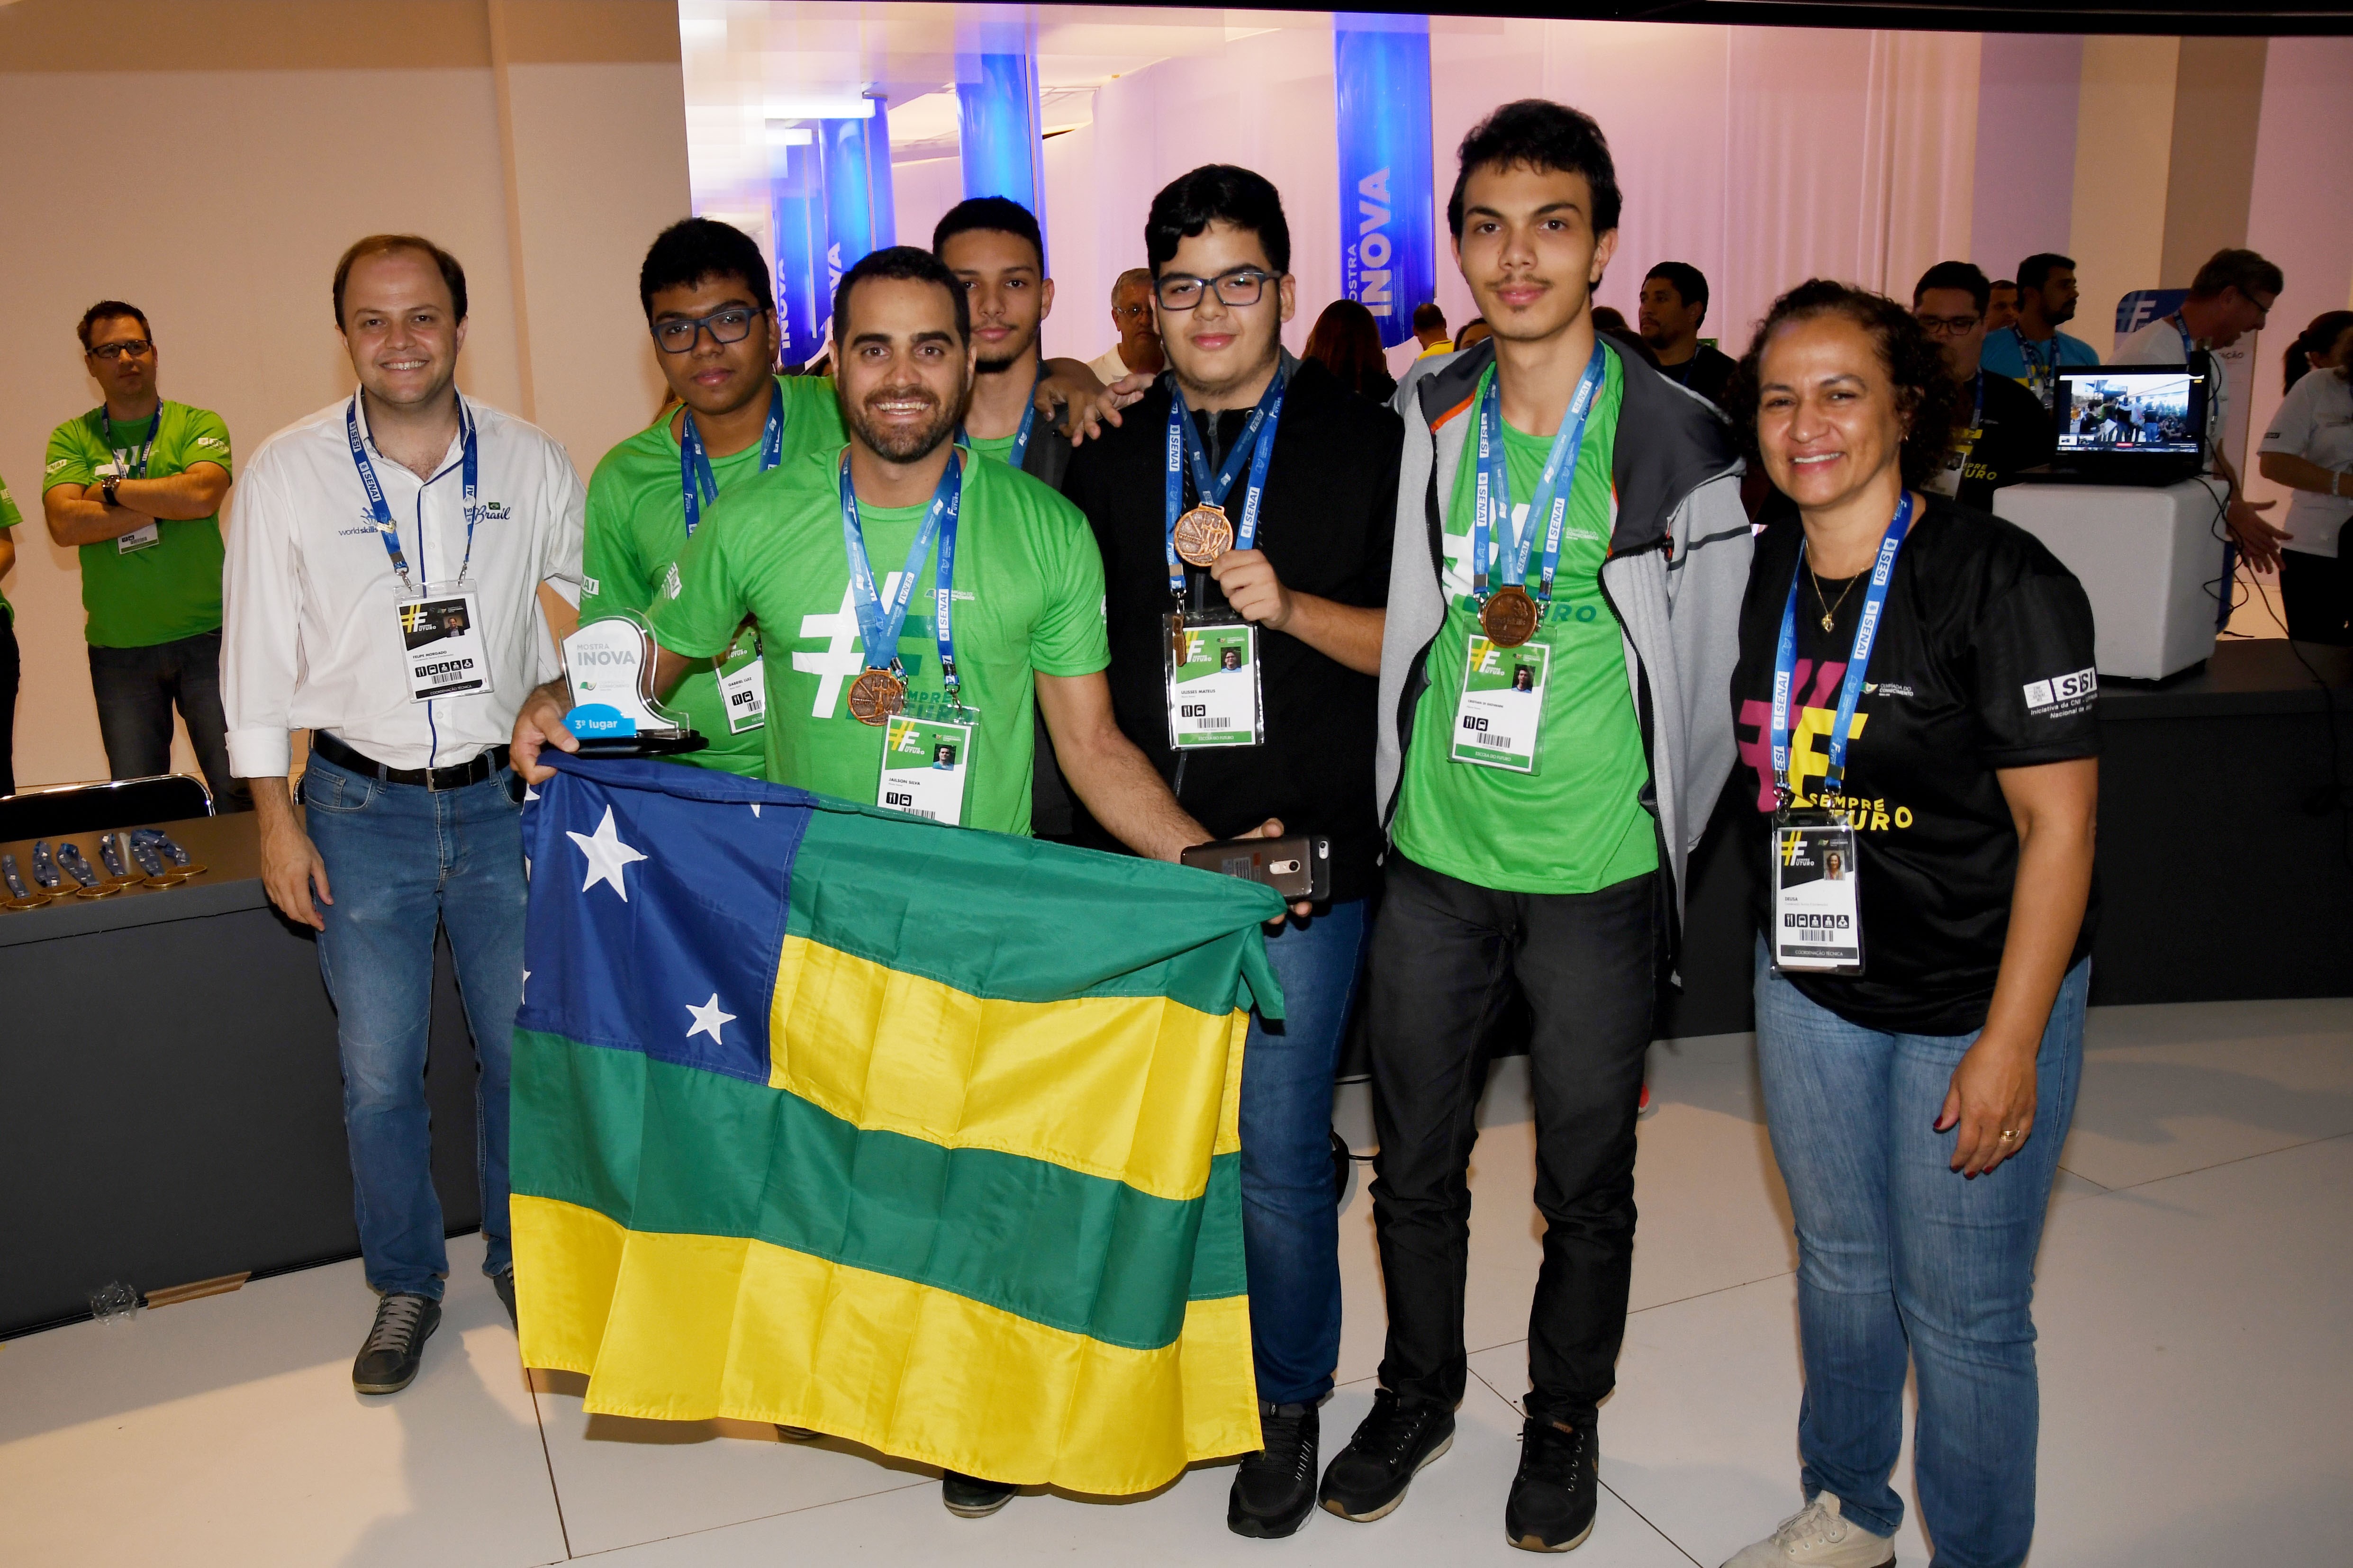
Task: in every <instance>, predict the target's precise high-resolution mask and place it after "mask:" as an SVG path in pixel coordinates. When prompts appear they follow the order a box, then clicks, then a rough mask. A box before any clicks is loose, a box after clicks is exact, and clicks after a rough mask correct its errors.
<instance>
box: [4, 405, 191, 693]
mask: <svg viewBox="0 0 2353 1568" xmlns="http://www.w3.org/2000/svg"><path fill="white" fill-rule="evenodd" d="M146 434H147V427H146V425H145V424H144V422H142V423H139V424H133V425H110V424H109V423H108V421H107V418H106V410H105V409H104V408H103V407H100V408H93V409H91V410H90V412H89V413H88V414H85V415H82V416H80V417H79V418H76V419H69V420H67V421H66V422H65V423H64V424H62V425H60V426H58V427H57V429H56V430H54V431H52V432H51V433H50V435H49V456H48V467H47V468H46V469H45V470H43V472H42V475H41V489H42V491H43V492H44V493H47V491H49V490H51V489H55V488H56V487H58V485H91V484H96V483H97V482H98V480H99V478H100V469H101V468H106V467H107V466H108V465H110V464H112V463H114V462H116V461H117V457H116V454H117V451H118V449H119V450H120V451H121V454H122V458H124V459H125V462H124V467H123V468H122V472H123V473H124V475H125V476H126V477H129V476H130V475H131V474H132V471H133V470H135V469H136V468H137V467H138V461H139V447H140V444H141V442H142V440H143V439H144V438H145V437H146ZM110 437H111V439H110ZM195 463H217V464H219V465H220V466H221V467H222V468H225V469H226V468H228V467H229V452H228V426H226V425H224V424H222V423H221V417H220V416H219V415H217V414H215V413H213V412H212V411H211V410H210V409H206V408H191V407H189V406H188V405H186V404H185V403H172V402H168V401H167V402H165V403H164V405H163V420H162V423H161V425H160V426H159V427H158V429H157V430H156V433H155V445H154V447H153V450H152V451H150V452H149V453H148V454H147V478H149V479H170V478H171V477H172V476H173V475H174V474H181V473H185V472H186V471H187V470H188V468H189V467H190V465H192V464H195ZM157 531H158V538H157V540H156V542H154V543H153V544H150V545H147V546H145V547H143V548H141V549H135V550H132V551H129V552H125V551H124V550H123V549H122V548H121V542H120V541H117V540H112V539H101V540H100V541H99V542H97V543H96V544H85V545H83V546H82V547H81V605H82V608H83V609H84V610H86V611H88V612H89V615H90V619H89V623H88V625H87V626H85V628H84V630H83V634H82V635H83V636H84V637H86V638H87V639H88V640H89V642H90V645H91V646H92V647H153V646H155V645H156V644H157V643H167V642H176V641H178V640H179V639H180V638H182V637H195V636H196V635H198V634H199V633H202V632H213V631H218V630H219V629H220V624H221V554H222V552H221V532H220V517H219V514H217V513H216V514H214V515H213V516H211V517H195V518H186V519H179V518H169V519H164V520H163V521H160V522H158V524H157Z"/></svg>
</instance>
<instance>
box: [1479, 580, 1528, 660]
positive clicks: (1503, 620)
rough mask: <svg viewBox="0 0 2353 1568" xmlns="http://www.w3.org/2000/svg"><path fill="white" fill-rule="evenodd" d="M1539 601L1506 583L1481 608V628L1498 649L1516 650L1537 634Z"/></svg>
mask: <svg viewBox="0 0 2353 1568" xmlns="http://www.w3.org/2000/svg"><path fill="white" fill-rule="evenodd" d="M1540 618H1541V616H1539V614H1538V612H1537V610H1536V602H1535V600H1534V599H1531V598H1529V597H1528V591H1527V590H1526V589H1525V588H1523V587H1521V586H1520V585H1519V584H1516V583H1506V584H1504V586H1502V587H1500V588H1498V589H1496V590H1495V591H1494V592H1493V594H1490V595H1487V602H1486V603H1485V604H1483V605H1480V606H1479V629H1480V630H1482V631H1483V632H1485V633H1486V634H1487V640H1488V641H1489V642H1491V643H1493V644H1494V645H1495V646H1496V647H1519V646H1520V645H1521V644H1522V643H1524V642H1525V641H1527V640H1528V639H1529V638H1530V637H1534V636H1535V635H1536V623H1537V621H1538V620H1539V619H1540Z"/></svg>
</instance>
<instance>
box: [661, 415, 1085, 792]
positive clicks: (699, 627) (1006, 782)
mask: <svg viewBox="0 0 2353 1568" xmlns="http://www.w3.org/2000/svg"><path fill="white" fill-rule="evenodd" d="M840 465H841V449H840V448H839V447H837V448H835V449H834V450H832V451H829V452H822V453H812V454H809V455H807V456H804V457H801V458H796V459H794V460H793V461H791V462H788V463H786V464H785V465H784V466H783V467H782V468H776V469H774V470H772V471H770V472H768V473H765V474H760V475H756V476H754V477H753V478H751V479H745V480H744V481H743V482H742V483H740V484H738V485H736V486H734V487H733V489H729V490H728V492H727V493H726V495H725V496H723V497H722V498H721V500H720V502H719V504H718V505H717V506H716V507H714V508H712V510H711V511H710V512H709V513H708V514H706V516H705V519H704V521H703V524H702V527H701V528H699V529H697V530H696V531H695V534H694V539H693V542H691V543H690V544H688V546H687V547H686V549H685V550H684V551H683V552H681V554H680V556H679V558H678V567H677V570H678V575H677V577H676V579H675V582H676V586H675V588H673V589H671V590H670V597H667V598H665V599H663V600H662V601H660V602H659V603H657V604H656V605H655V606H654V611H653V626H654V634H655V636H656V637H658V638H659V640H660V642H661V645H662V646H663V647H667V648H670V650H672V651H673V652H676V653H681V654H684V655H686V656H687V657H689V658H708V657H709V656H711V655H712V654H714V653H717V652H718V651H720V649H722V648H723V647H726V646H727V642H728V639H729V638H731V637H733V635H734V632H735V627H736V626H737V625H738V624H739V623H740V622H741V621H742V620H743V618H744V616H745V615H746V614H747V613H748V614H749V615H750V616H752V618H753V620H754V622H755V623H756V624H757V625H758V626H760V628H761V630H762V634H763V637H764V638H765V642H766V645H767V650H768V651H767V660H766V665H765V673H766V677H767V690H768V722H767V728H766V729H765V731H762V732H763V734H764V735H765V738H766V742H767V776H768V777H769V778H770V779H773V780H775V781H776V783H778V784H794V785H797V786H798V787H800V788H802V789H807V790H814V791H816V792H818V793H819V794H822V795H839V796H840V797H842V798H843V799H846V800H855V801H860V802H863V803H867V804H872V803H873V802H874V801H875V798H876V792H877V789H878V787H879V786H880V784H881V773H882V731H881V729H879V728H877V727H875V726H873V725H870V724H863V723H860V721H858V719H857V718H856V717H855V716H853V715H852V714H851V713H850V711H849V701H848V698H849V686H850V682H852V681H853V680H855V679H857V678H858V675H859V672H860V670H862V669H864V668H866V664H867V659H866V654H865V643H864V641H863V639H861V638H860V636H859V631H858V613H857V610H856V607H855V606H854V605H852V603H851V601H850V595H849V558H848V556H847V555H846V554H845V553H844V547H843V542H842V537H841V492H840V488H839V472H840ZM927 505H928V503H926V506H927ZM925 510H926V507H925V506H911V507H892V508H876V507H869V506H863V505H861V506H860V508H859V509H858V511H859V524H860V528H861V529H863V530H864V531H865V535H866V551H867V556H868V559H869V560H870V561H871V562H872V563H873V566H874V576H875V586H876V588H877V590H878V591H879V592H880V593H881V595H883V597H884V599H885V600H886V601H887V600H888V598H889V596H890V594H891V580H892V578H894V577H896V576H897V575H898V574H899V570H900V568H901V567H902V566H903V565H905V564H906V560H907V547H908V546H909V545H910V544H912V543H913V542H914V538H915V531H916V529H917V527H918V526H919V525H920V523H921V521H922V520H923V513H924V511H925ZM937 553H938V552H937V550H936V547H935V548H934V550H933V551H932V552H928V553H927V554H926V555H925V556H924V559H923V565H922V566H921V567H920V568H919V569H918V574H917V576H916V579H915V591H914V593H913V595H912V597H911V598H910V600H909V602H908V605H907V619H906V622H905V624H904V625H903V626H902V627H901V628H900V632H899V647H898V655H899V661H900V665H901V667H902V669H903V670H904V671H905V673H906V676H907V680H908V690H909V693H910V696H911V697H912V698H913V700H915V701H916V702H917V703H921V702H922V701H923V699H925V698H926V697H928V698H931V699H933V700H937V699H938V697H939V695H940V692H941V686H940V665H939V656H938V652H937V650H936V648H935V647H934V642H933V628H932V608H933V584H934V582H935V581H936V576H935V574H936V572H937V567H936V565H935V560H936V556H937ZM954 608H955V615H954V622H955V656H956V673H957V675H958V676H959V677H960V678H961V683H962V686H963V690H964V701H965V707H967V708H969V709H973V710H977V712H978V714H979V726H980V727H979V730H978V731H977V732H976V736H975V739H974V747H975V750H974V752H972V753H971V755H970V756H969V758H968V760H967V763H966V766H967V767H968V768H969V769H970V779H969V783H968V784H967V786H966V795H965V807H964V825H965V826H967V827H985V828H989V829H993V830H994V831H996V832H999V833H1028V832H1029V774H1030V765H1031V762H1032V756H1031V745H1032V741H1033V738H1034V733H1035V728H1034V726H1035V721H1034V717H1033V716H1034V714H1035V712H1036V703H1037V689H1036V684H1035V682H1034V680H1033V679H1032V674H1033V672H1035V673H1036V674H1043V675H1061V676H1070V675H1092V674H1093V673H1094V672H1096V671H1097V670H1100V669H1103V668H1106V667H1108V666H1109V665H1110V663H1111V647H1110V643H1109V641H1108V640H1107V638H1106V637H1105V634H1104V631H1103V557H1102V556H1101V555H1100V554H1098V553H1097V552H1096V550H1095V542H1094V536H1093V534H1092V533H1091V532H1089V531H1088V529H1087V521H1086V518H1085V517H1084V516H1083V515H1082V514H1081V512H1080V511H1079V510H1078V509H1077V508H1076V507H1074V506H1072V505H1071V503H1070V502H1068V501H1066V500H1063V499H1062V498H1061V497H1060V496H1059V495H1057V494H1055V493H1054V491H1053V490H1051V489H1049V488H1048V487H1046V486H1045V485H1042V484H1040V483H1039V482H1038V481H1037V480H1036V479H1031V478H1030V477H1029V475H1027V474H1022V473H1017V472H1015V471H1014V470H1013V469H1012V468H1008V467H1007V466H1006V465H1004V464H1003V463H987V462H977V461H973V462H966V463H965V469H964V500H963V503H962V508H961V515H960V520H959V521H958V524H957V529H956V549H955V606H954Z"/></svg>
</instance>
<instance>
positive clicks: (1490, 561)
mask: <svg viewBox="0 0 2353 1568" xmlns="http://www.w3.org/2000/svg"><path fill="white" fill-rule="evenodd" d="M1605 353H1606V351H1605V350H1604V349H1603V348H1602V346H1601V345H1600V344H1599V342H1596V343H1595V344H1594V345H1593V357H1592V358H1591V359H1588V361H1586V362H1585V374H1583V375H1582V376H1580V377H1578V379H1577V391H1576V393H1575V394H1574V395H1572V396H1571V397H1570V398H1569V402H1568V412H1567V414H1566V415H1565V416H1563V417H1562V419H1561V422H1560V429H1559V430H1558V431H1557V432H1556V433H1555V435H1554V436H1553V438H1552V450H1551V451H1550V452H1549V453H1548V454H1546V458H1545V466H1544V472H1543V473H1542V474H1541V475H1540V476H1539V477H1538V478H1537V479H1536V489H1535V495H1533V496H1531V497H1530V498H1529V500H1528V517H1527V522H1526V524H1525V526H1520V527H1514V522H1513V519H1512V512H1513V506H1512V475H1511V467H1510V465H1509V464H1508V463H1507V462H1506V461H1505V460H1504V431H1503V415H1502V412H1501V408H1502V403H1503V394H1502V391H1501V389H1500V388H1499V387H1498V386H1497V384H1496V378H1495V372H1494V370H1493V368H1492V367H1491V368H1489V370H1488V371H1487V372H1486V384H1485V386H1484V387H1483V388H1482V390H1481V395H1480V398H1479V467H1478V488H1477V491H1476V494H1475V496H1474V498H1473V501H1474V504H1473V505H1472V513H1471V519H1472V521H1471V534H1472V538H1471V592H1472V595H1473V596H1474V597H1475V598H1477V599H1478V601H1479V603H1480V605H1482V607H1483V606H1484V605H1485V604H1486V602H1487V593H1488V588H1487V578H1488V574H1489V572H1490V570H1491V569H1493V570H1494V571H1495V572H1496V574H1498V575H1500V576H1501V577H1502V578H1503V581H1504V586H1506V587H1514V588H1517V587H1522V586H1523V585H1524V584H1525V583H1526V582H1527V577H1528V556H1529V553H1530V552H1531V550H1532V549H1533V547H1534V545H1535V525H1536V519H1537V517H1538V516H1539V515H1542V516H1543V517H1544V519H1545V549H1544V563H1543V565H1542V567H1541V568H1540V573H1541V575H1540V577H1539V580H1538V584H1537V589H1536V602H1537V604H1538V605H1540V606H1541V605H1549V604H1550V603H1551V602H1552V583H1553V575H1554V574H1555V573H1556V571H1557V570H1558V569H1559V566H1560V536H1561V530H1562V527H1563V525H1564V523H1565V522H1566V521H1567V516H1568V498H1569V491H1570V489H1571V488H1572V487H1573V486H1574V485H1575V484H1576V482H1577V452H1578V448H1579V447H1582V446H1583V445H1584V443H1585V426H1586V421H1587V420H1588V418H1590V417H1591V416H1592V413H1593V401H1594V399H1595V398H1596V397H1597V396H1598V395H1599V394H1600V391H1601V384H1602V381H1603V378H1604V377H1605V376H1606V375H1607V374H1608V361H1607V359H1606V358H1605V357H1604V356H1605ZM1491 534H1493V535H1500V536H1501V537H1500V539H1492V538H1491ZM1498 545H1500V547H1501V548H1500V554H1501V556H1502V559H1501V560H1497V559H1496V558H1495V557H1496V555H1497V554H1498Z"/></svg>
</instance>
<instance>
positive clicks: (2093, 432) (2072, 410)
mask: <svg viewBox="0 0 2353 1568" xmlns="http://www.w3.org/2000/svg"><path fill="white" fill-rule="evenodd" d="M2054 401H2055V404H2056V407H2057V412H2058V416H2059V451H2060V453H2061V455H2062V456H2063V457H2067V456H2076V455H2080V454H2083V453H2087V452H2114V453H2120V454H2135V455H2137V454H2143V453H2151V454H2153V453H2166V454H2168V455H2170V456H2172V457H2176V458H2183V457H2189V458H2194V457H2196V456H2198V454H2199V452H2200V449H2201V447H2202V446H2203V442H2204V437H2205V430H2206V376H2205V374H2204V373H2203V372H2200V371H2189V370H2168V369H2162V368H2160V369H2155V370H2133V369H2125V368H2108V367H2100V368H2090V367H2087V368H2084V369H2080V370H2078V369H2066V370H2062V371H2061V372H2060V373H2059V393H2058V396H2057V398H2056V399H2055V400H2054Z"/></svg>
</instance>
